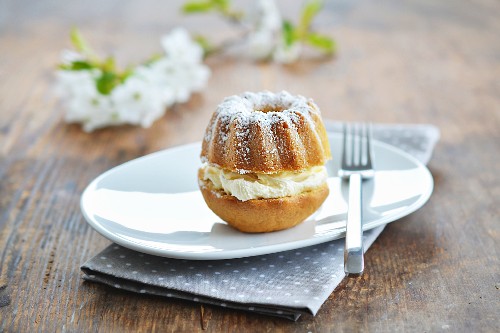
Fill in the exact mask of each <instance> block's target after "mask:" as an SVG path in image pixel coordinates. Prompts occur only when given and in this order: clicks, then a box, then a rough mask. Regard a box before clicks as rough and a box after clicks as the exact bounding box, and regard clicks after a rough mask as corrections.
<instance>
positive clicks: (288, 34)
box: [283, 20, 297, 46]
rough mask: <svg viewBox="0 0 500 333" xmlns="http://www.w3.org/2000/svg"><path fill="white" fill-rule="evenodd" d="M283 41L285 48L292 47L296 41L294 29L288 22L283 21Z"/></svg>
mask: <svg viewBox="0 0 500 333" xmlns="http://www.w3.org/2000/svg"><path fill="white" fill-rule="evenodd" d="M283 40H284V42H285V45H286V46H292V45H293V44H294V43H295V42H296V41H297V34H296V29H295V27H294V26H293V24H292V23H291V22H290V21H287V20H284V21H283Z"/></svg>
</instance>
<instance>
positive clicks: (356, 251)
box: [344, 174, 365, 274]
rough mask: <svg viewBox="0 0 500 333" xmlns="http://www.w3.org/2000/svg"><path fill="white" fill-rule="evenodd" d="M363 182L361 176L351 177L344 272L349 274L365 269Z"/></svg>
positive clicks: (361, 271) (359, 272) (354, 175)
mask: <svg viewBox="0 0 500 333" xmlns="http://www.w3.org/2000/svg"><path fill="white" fill-rule="evenodd" d="M362 181H363V180H362V178H361V175H360V174H352V175H350V176H349V209H348V211H347V227H346V235H345V249H344V271H345V272H346V273H347V274H361V273H363V270H364V268H365V262H364V251H363V250H364V249H363V226H362V221H363V219H362V212H361V207H362V205H361V183H362Z"/></svg>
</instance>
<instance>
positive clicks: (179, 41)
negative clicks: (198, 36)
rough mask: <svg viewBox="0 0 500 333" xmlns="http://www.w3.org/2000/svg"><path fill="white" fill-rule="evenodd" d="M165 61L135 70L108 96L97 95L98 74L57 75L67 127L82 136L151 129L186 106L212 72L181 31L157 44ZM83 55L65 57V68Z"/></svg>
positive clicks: (62, 72)
mask: <svg viewBox="0 0 500 333" xmlns="http://www.w3.org/2000/svg"><path fill="white" fill-rule="evenodd" d="M161 43H162V46H163V48H164V51H165V55H164V56H163V57H161V58H160V59H158V60H156V61H154V62H152V63H150V64H147V65H140V66H138V67H136V68H135V69H134V70H133V72H132V73H131V74H130V75H129V76H128V77H127V78H126V79H125V80H124V82H123V83H121V84H118V85H117V86H116V87H114V88H113V89H112V90H111V91H110V92H109V94H102V93H100V92H99V91H98V90H97V87H96V80H97V79H98V78H99V77H100V76H101V74H102V72H101V71H100V70H99V69H96V68H94V69H91V70H87V69H83V70H69V69H68V70H65V69H63V70H59V71H57V74H56V75H57V86H56V92H57V93H58V94H59V95H60V96H61V98H62V99H63V100H64V102H65V107H66V116H65V120H66V121H67V122H76V123H81V124H82V125H83V129H84V130H85V131H88V132H90V131H93V130H95V129H97V128H101V127H106V126H110V125H120V124H132V125H140V126H143V127H149V126H151V124H152V123H153V122H154V121H155V120H157V119H159V118H160V117H162V116H163V114H164V113H165V111H166V110H167V108H168V107H170V106H172V105H173V104H174V103H184V102H186V101H188V100H189V98H190V96H191V94H192V93H193V92H197V91H200V90H201V89H203V87H204V86H205V85H206V83H207V81H208V78H209V76H210V70H209V68H208V67H207V66H205V65H204V64H203V62H202V61H203V50H202V48H201V47H200V46H199V45H198V44H197V43H196V42H194V41H193V40H192V39H191V37H190V36H189V34H188V32H187V31H186V30H184V29H181V28H178V29H174V30H173V31H172V32H171V33H170V34H168V35H167V36H165V37H163V38H162V40H161ZM83 60H85V57H83V56H82V55H81V54H79V53H76V52H72V51H65V52H63V53H62V55H61V61H62V63H63V64H64V65H71V63H72V62H74V61H83Z"/></svg>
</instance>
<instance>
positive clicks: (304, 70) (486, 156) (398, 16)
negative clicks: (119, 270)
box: [0, 0, 500, 332]
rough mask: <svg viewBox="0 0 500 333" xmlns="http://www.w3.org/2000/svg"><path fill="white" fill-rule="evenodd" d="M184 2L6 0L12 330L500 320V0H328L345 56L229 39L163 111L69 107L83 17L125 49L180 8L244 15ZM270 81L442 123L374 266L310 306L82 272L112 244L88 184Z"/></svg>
mask: <svg viewBox="0 0 500 333" xmlns="http://www.w3.org/2000/svg"><path fill="white" fill-rule="evenodd" d="M180 4H181V2H179V1H177V2H172V1H111V0H109V1H96V0H93V1H80V2H64V1H59V2H57V1H36V2H33V1H31V2H29V1H15V2H14V1H2V2H0V78H1V79H0V226H1V236H0V248H1V253H2V257H1V268H0V269H1V271H0V272H1V275H0V285H1V287H0V288H1V290H0V306H1V308H0V319H1V320H0V331H5V332H34V331H43V332H54V331H70V332H74V331H81V332H92V331H116V332H127V331H129V332H139V331H141V332H150V331H162V332H163V331H175V332H177V331H183V332H196V331H202V330H207V331H214V332H218V331H226V332H235V331H249V332H285V331H286V332H288V331H297V332H308V331H312V332H316V331H317V332H327V331H346V332H356V331H361V330H364V331H417V332H429V331H446V330H448V331H450V332H479V331H484V332H493V331H497V332H498V331H499V330H500V326H499V319H498V318H499V313H500V290H499V289H500V274H499V267H500V266H499V260H498V252H499V244H500V227H499V225H500V214H499V213H500V210H499V205H500V202H499V198H500V177H499V176H498V174H499V171H500V169H499V165H500V158H499V155H500V81H499V78H500V40H499V31H500V20H499V19H498V18H499V16H500V3H499V2H498V1H494V0H491V1H476V2H475V3H471V2H468V1H451V0H446V1H431V0H424V1H422V0H409V1H406V2H404V3H402V2H400V1H395V0H393V1H377V2H376V3H375V2H371V1H366V0H359V1H330V2H327V4H326V9H325V10H324V11H323V13H322V14H321V15H320V17H318V20H317V21H316V23H317V27H318V28H319V29H320V30H322V31H326V32H329V33H331V34H332V35H333V36H334V37H335V38H336V40H337V42H338V45H339V51H338V56H337V58H336V59H334V60H330V61H322V60H318V59H316V58H314V57H313V58H310V57H309V58H308V59H305V60H304V61H302V62H300V63H298V64H296V65H292V66H280V65H274V64H266V63H261V64H255V63H251V62H249V61H247V60H243V59H235V58H231V57H227V56H223V57H215V58H212V59H210V60H209V61H208V64H209V66H210V67H211V69H212V71H213V73H212V77H211V79H210V82H209V85H208V87H207V88H206V89H205V90H204V92H203V93H202V94H198V95H196V96H194V97H193V98H192V99H191V101H190V102H189V103H187V104H183V105H178V106H175V107H174V108H173V109H171V110H169V111H168V113H167V114H166V116H165V117H163V118H162V119H160V120H159V121H158V122H156V123H155V124H154V126H153V127H151V128H150V129H142V128H135V127H129V126H124V127H119V128H111V129H105V130H101V131H97V132H94V133H92V134H87V133H84V132H83V131H82V130H81V129H80V127H79V126H77V125H66V124H65V123H64V122H63V114H64V109H63V106H62V105H61V104H60V102H59V101H58V100H57V99H56V98H55V97H54V94H53V93H52V90H53V83H54V78H53V71H54V65H55V63H56V62H57V61H58V57H59V52H60V50H62V49H63V48H66V47H68V46H69V43H68V32H69V29H70V27H72V26H74V25H75V26H78V27H79V28H80V29H81V31H82V32H83V33H84V34H85V35H86V36H87V38H88V39H90V40H91V41H92V43H93V44H94V46H95V47H96V49H99V50H102V51H103V53H114V54H116V55H118V58H119V60H120V62H121V63H130V62H132V63H133V62H137V61H139V60H141V59H143V58H144V57H146V56H147V55H149V54H151V53H153V52H154V51H158V50H159V38H160V36H161V35H162V34H164V33H166V32H167V31H168V30H170V29H171V28H172V27H174V26H176V25H183V26H185V27H187V28H189V29H190V30H192V31H204V32H205V33H207V34H209V35H211V36H217V35H223V36H225V35H227V34H230V33H231V32H230V29H229V28H228V26H227V25H225V24H223V23H221V20H220V19H218V18H216V17H213V16H198V17H189V18H186V17H182V15H180V14H179V12H178V10H177V8H179V7H180ZM281 4H282V5H283V3H281ZM299 8H300V3H299V2H293V3H291V4H289V5H288V6H287V12H286V13H287V15H289V16H290V17H294V16H296V15H297V12H298V9H299ZM207 26H208V27H210V28H207ZM263 89H269V90H273V91H274V90H281V89H285V90H289V91H290V92H293V93H300V94H302V95H305V96H309V97H312V98H314V99H315V101H316V102H317V103H318V104H319V105H320V107H321V108H322V111H323V114H324V117H325V118H330V119H336V120H346V121H361V120H363V121H364V120H367V121H373V122H382V123H433V124H435V125H437V126H438V127H439V128H440V130H441V140H440V142H439V144H438V146H437V147H436V150H435V154H434V157H433V159H432V161H431V162H430V165H429V167H430V170H431V172H432V174H433V175H434V179H435V191H434V194H433V196H432V198H431V200H430V202H429V203H427V204H426V205H425V206H424V207H423V208H422V209H420V210H419V211H417V212H416V213H414V214H411V215H410V216H408V217H406V218H403V219H402V220H401V221H399V222H396V223H393V224H390V225H389V226H387V228H386V229H385V231H384V232H383V234H382V235H381V236H380V237H379V239H378V240H377V241H376V242H375V244H374V245H373V247H372V248H370V250H369V252H368V253H367V255H366V266H367V268H366V271H365V274H364V275H363V276H362V277H359V278H351V279H344V281H343V282H342V283H341V285H340V286H339V287H338V288H337V289H336V290H335V291H334V292H333V293H332V294H331V296H330V298H329V299H328V300H327V302H326V303H325V304H324V305H323V307H322V309H321V310H320V312H319V313H318V315H317V316H316V317H312V316H303V317H302V318H301V319H300V320H299V321H298V322H291V321H288V320H284V319H276V318H272V317H265V316H258V315H255V314H250V313H246V312H240V311H235V310H229V309H224V308H218V307H212V306H200V305H199V304H193V303H188V302H183V301H175V300H171V299H162V298H157V297H148V296H143V295H136V294H132V293H127V292H123V291H119V290H114V289H112V288H108V287H104V286H101V285H97V284H91V283H84V282H83V281H82V279H81V272H80V270H79V266H80V265H81V264H82V263H83V262H84V261H86V260H87V259H89V258H90V257H92V256H93V255H95V254H96V253H97V252H99V251H100V250H102V249H103V248H104V247H106V246H107V245H108V244H109V241H108V240H106V239H105V238H103V237H101V236H100V235H99V234H98V233H97V232H95V231H94V230H93V229H91V228H90V227H89V225H87V224H86V223H85V221H84V219H83V218H82V215H81V213H80V209H79V199H80V195H81V193H82V190H83V189H84V188H85V186H86V185H87V184H88V183H89V182H90V181H91V180H92V179H93V178H94V177H96V176H97V175H99V174H100V173H101V172H103V171H105V170H107V169H108V168H110V167H113V166H115V165H118V164H120V163H122V162H125V161H128V160H130V159H133V158H136V157H138V156H142V155H144V154H147V153H150V152H154V151H158V150H161V149H164V148H168V147H171V146H175V145H179V144H183V143H188V142H192V141H196V140H200V138H201V137H202V133H203V131H204V127H205V126H206V123H207V122H208V119H209V117H210V114H211V112H212V111H213V110H214V108H215V107H216V105H217V104H218V103H219V102H220V101H221V100H222V98H223V97H225V96H227V95H231V94H234V93H239V92H242V91H245V90H250V91H259V90H263Z"/></svg>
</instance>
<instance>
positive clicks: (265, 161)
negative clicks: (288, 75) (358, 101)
mask: <svg viewBox="0 0 500 333" xmlns="http://www.w3.org/2000/svg"><path fill="white" fill-rule="evenodd" d="M330 158H331V153H330V147H329V144H328V138H327V135H326V130H325V127H324V125H323V121H322V120H321V115H320V111H319V108H318V107H317V105H316V104H315V103H314V102H313V101H312V100H311V99H306V98H305V97H303V96H293V95H291V94H289V93H288V92H285V91H283V92H280V93H277V94H274V93H270V92H260V93H250V92H246V93H243V94H241V95H235V96H231V97H228V98H226V99H225V100H224V101H223V102H222V103H221V104H220V105H219V106H218V108H217V110H216V111H215V112H214V114H213V116H212V118H211V120H210V123H209V124H208V127H207V129H206V132H205V138H204V140H203V143H202V151H201V160H202V162H203V165H202V167H201V168H200V170H199V173H198V178H199V184H200V189H201V192H202V194H203V197H204V199H205V201H206V203H207V205H208V206H209V208H210V209H212V210H213V211H214V213H215V214H217V215H218V216H219V217H220V218H221V219H223V220H224V221H226V222H227V223H228V224H229V225H231V226H233V227H235V228H236V229H238V230H240V231H244V232H270V231H276V230H282V229H287V228H290V227H292V226H295V225H297V224H299V223H300V222H302V221H304V220H305V219H306V218H307V217H308V216H309V215H311V214H312V213H313V212H315V211H316V210H317V209H318V208H319V207H320V206H321V204H322V203H323V201H324V200H325V199H326V197H327V196H328V186H327V184H326V179H327V172H326V169H325V166H324V165H325V163H326V161H327V160H328V159H330Z"/></svg>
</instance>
